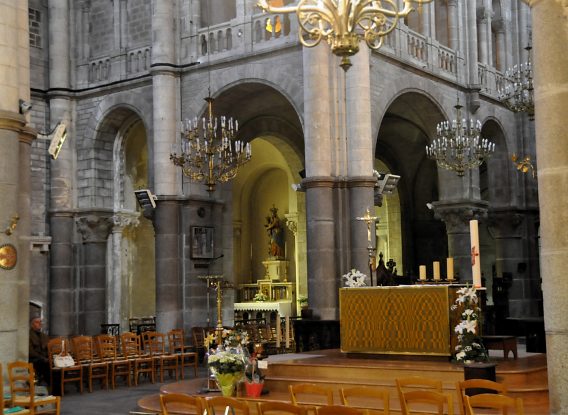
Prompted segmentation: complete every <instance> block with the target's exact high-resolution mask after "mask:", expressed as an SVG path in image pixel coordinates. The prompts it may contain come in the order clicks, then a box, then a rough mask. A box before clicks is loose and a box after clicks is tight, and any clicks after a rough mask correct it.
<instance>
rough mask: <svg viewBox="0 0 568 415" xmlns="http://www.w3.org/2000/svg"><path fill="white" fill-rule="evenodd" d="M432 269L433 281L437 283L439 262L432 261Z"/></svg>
mask: <svg viewBox="0 0 568 415" xmlns="http://www.w3.org/2000/svg"><path fill="white" fill-rule="evenodd" d="M432 267H433V269H434V280H435V281H439V280H440V262H438V261H434V263H433V264H432Z"/></svg>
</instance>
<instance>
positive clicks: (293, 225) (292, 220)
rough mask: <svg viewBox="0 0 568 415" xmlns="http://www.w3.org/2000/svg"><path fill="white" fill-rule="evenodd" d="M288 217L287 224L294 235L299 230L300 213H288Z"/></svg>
mask: <svg viewBox="0 0 568 415" xmlns="http://www.w3.org/2000/svg"><path fill="white" fill-rule="evenodd" d="M284 216H285V217H286V226H287V227H288V229H290V231H291V232H292V234H293V235H294V236H296V233H297V232H298V214H297V213H286V214H285V215H284Z"/></svg>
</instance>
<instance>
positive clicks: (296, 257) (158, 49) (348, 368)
mask: <svg viewBox="0 0 568 415" xmlns="http://www.w3.org/2000/svg"><path fill="white" fill-rule="evenodd" d="M303 8H305V9H303ZM326 9H329V10H327V14H326V12H325V11H326ZM330 10H332V11H330ZM318 13H322V15H323V16H324V18H323V20H318V19H321V17H319V16H320V15H318ZM349 13H351V14H352V15H355V16H356V18H353V17H352V16H351V23H349V24H348V23H347V20H345V21H341V22H338V23H336V22H334V20H333V19H337V20H339V19H342V18H346V19H347V18H348V17H349V16H346V15H348V14H349ZM357 13H360V15H357ZM365 13H366V14H365ZM373 13H374V14H373ZM361 16H363V17H361ZM365 16H366V17H365ZM369 16H371V17H369ZM357 19H360V20H357ZM567 20H568V4H567V3H566V1H565V0H433V1H431V0H414V1H413V0H387V1H367V2H365V1H356V0H260V1H258V0H174V1H170V0H152V1H151V0H112V1H107V0H78V1H73V2H70V1H65V0H9V1H6V2H0V52H2V53H0V56H2V57H1V58H0V75H1V76H0V97H2V99H0V143H1V144H2V150H1V151H0V172H1V173H0V190H1V191H2V195H3V203H2V204H0V276H1V277H2V278H0V288H1V289H0V313H1V314H2V315H3V316H4V317H3V318H2V323H1V324H0V362H1V364H2V367H3V368H4V372H3V375H4V383H5V385H7V384H8V379H9V375H8V372H9V371H8V366H9V362H14V361H26V362H27V361H28V358H29V359H30V361H31V352H30V350H31V346H30V344H31V339H30V333H31V329H30V322H33V321H34V319H40V320H41V321H42V322H43V328H42V329H41V330H42V332H43V333H45V334H46V335H47V337H49V338H50V339H51V340H50V342H51V341H52V340H54V339H68V340H69V341H68V344H69V345H72V346H73V345H75V344H77V345H78V344H79V340H77V342H75V339H77V338H80V337H83V336H87V337H92V338H93V339H95V338H96V337H97V336H99V335H101V334H105V335H107V334H108V335H112V336H121V335H122V334H124V333H129V332H134V333H136V334H137V335H138V337H139V338H140V339H142V338H143V337H144V332H146V331H147V332H153V333H154V332H155V333H158V336H157V337H158V339H160V334H161V333H163V334H164V335H165V336H163V338H161V340H162V341H163V342H165V344H166V345H167V344H168V343H167V338H168V336H167V334H172V336H173V334H175V333H174V332H176V330H180V329H181V330H182V332H181V333H182V334H181V337H182V349H181V352H183V351H184V350H185V349H184V347H185V346H183V340H185V342H186V343H187V345H190V346H191V347H189V346H188V349H191V351H192V354H188V356H186V357H188V358H189V368H187V369H186V370H185V372H186V374H190V375H191V376H189V377H193V374H194V372H193V371H194V370H195V375H197V372H198V369H199V371H200V373H201V372H202V371H203V367H205V366H204V365H206V364H207V356H206V355H205V354H206V353H207V351H208V348H209V346H210V345H211V344H216V345H217V346H221V345H222V340H221V338H220V336H221V334H222V333H223V330H224V329H225V330H227V329H228V328H234V329H235V330H236V329H237V328H239V327H241V328H243V327H244V328H246V329H247V330H248V331H249V333H248V336H250V337H251V338H250V341H251V344H252V343H263V345H264V346H265V347H264V352H263V353H265V354H268V355H271V356H269V357H268V361H269V362H272V360H270V359H275V360H274V364H272V363H270V365H271V366H270V367H271V368H273V369H268V370H267V371H266V380H265V384H266V385H265V389H267V388H268V389H270V388H272V396H273V397H274V399H281V396H284V395H286V396H287V394H288V386H289V384H288V383H290V382H288V383H287V382H286V377H289V378H291V379H292V378H294V379H296V380H295V381H293V382H292V383H294V382H296V383H299V381H300V379H302V378H304V377H305V378H306V379H311V378H313V379H320V381H321V379H327V380H324V381H322V382H323V383H324V384H325V383H327V384H329V385H335V388H334V389H333V390H334V392H333V393H334V394H335V395H336V400H337V399H338V397H340V394H341V396H343V395H342V394H343V392H342V391H341V390H342V389H343V387H346V385H347V384H348V383H349V382H345V379H346V378H350V377H357V378H358V379H362V380H364V379H367V381H366V382H367V383H365V382H363V384H365V385H367V384H369V385H373V384H374V383H373V382H375V381H373V382H371V381H370V380H369V379H372V378H373V379H376V382H375V383H377V382H378V383H377V384H379V385H383V386H384V385H387V384H388V388H387V389H389V390H390V392H389V393H390V397H391V401H393V402H392V404H391V412H392V413H403V414H404V413H406V412H405V410H406V408H405V407H404V403H403V400H404V399H403V398H402V396H403V394H402V392H400V391H401V390H402V389H400V388H399V389H398V391H399V393H397V392H396V391H397V384H395V381H394V378H395V377H396V376H403V375H401V374H402V373H406V374H407V375H408V374H410V375H416V374H417V373H430V375H431V376H433V377H437V378H438V379H439V380H444V382H446V383H449V382H450V379H451V386H449V389H450V390H451V393H452V394H455V393H456V390H454V389H455V387H454V384H455V382H459V381H461V380H463V376H464V373H463V372H464V368H463V366H464V364H463V362H461V366H460V362H459V360H463V359H462V357H461V356H459V352H460V351H462V350H464V349H463V348H462V349H460V347H463V345H462V343H463V342H464V341H465V340H464V339H465V338H466V337H467V336H466V335H465V334H464V335H462V334H461V333H462V332H460V331H458V329H457V328H456V329H455V330H454V327H456V324H458V323H459V322H460V321H461V320H460V317H459V316H458V317H456V313H455V312H454V311H453V310H454V308H455V307H454V308H452V306H453V305H454V304H456V301H457V304H458V306H459V307H463V306H464V301H468V300H467V299H468V298H469V297H467V295H469V293H470V292H469V291H468V290H469V289H470V287H475V289H476V291H475V292H476V295H477V297H475V302H476V303H475V304H477V301H479V307H480V308H479V313H480V316H479V322H476V323H475V324H477V325H476V333H475V334H476V336H477V337H476V339H479V340H481V339H483V341H484V349H487V350H490V349H491V350H493V351H495V349H497V352H496V353H493V352H492V353H490V354H489V357H490V361H494V360H495V358H494V357H495V356H499V358H498V361H497V365H496V366H497V380H503V379H513V380H509V381H510V382H511V383H510V384H509V385H508V387H509V388H510V390H511V396H514V397H518V398H522V399H523V401H524V402H523V403H524V405H525V411H524V412H525V413H527V414H529V413H535V414H538V413H551V414H566V413H568V398H567V397H568V381H567V380H566V376H565V373H564V371H563V367H564V360H565V356H566V354H567V353H568V342H567V341H566V337H567V336H568V323H567V322H566V321H565V318H564V316H565V315H566V313H568V301H566V300H565V296H564V294H565V293H566V292H568V283H567V282H566V279H565V278H564V274H565V269H566V267H567V266H568V255H566V254H567V253H568V239H567V237H566V235H567V233H566V232H565V225H566V223H567V222H568V217H567V214H566V213H565V211H566V209H565V203H564V202H565V201H566V196H565V195H566V191H567V190H568V144H567V143H568V137H567V133H566V130H565V129H564V128H563V123H562V122H561V120H562V119H563V117H561V114H562V113H563V112H564V108H565V106H566V104H567V103H568V92H567V91H568V71H566V69H565V68H567V67H568V54H567V53H566V52H567V51H568V50H567V47H566V45H568V22H567ZM352 26H353V27H352ZM344 31H346V32H344ZM323 32H325V33H323ZM322 33H323V34H322ZM460 296H461V297H460ZM464 296H466V297H464ZM460 298H461V300H459V299H460ZM464 298H466V300H464ZM475 307H477V305H475ZM472 310H473V308H472ZM475 310H478V309H477V308H475ZM475 312H477V311H475ZM481 315H482V316H481ZM468 316H469V315H468ZM477 318H478V317H477V315H476V317H475V319H477ZM468 321H469V317H468ZM464 324H465V323H464ZM463 327H465V326H463ZM263 330H265V331H263ZM463 333H466V331H464V332H463ZM32 335H33V334H32ZM140 339H139V340H138V341H139V342H141V341H142V340H140ZM38 341H39V340H38ZM170 341H171V342H174V341H175V336H173V337H171V338H170ZM475 341H477V340H475ZM171 342H170V343H169V348H170V349H171V352H173V347H174V346H173V344H175V342H174V343H171ZM95 343H96V341H95V340H93V343H92V347H93V348H95ZM517 343H518V344H517ZM59 344H60V350H59V351H57V352H54V353H57V354H62V355H63V354H65V344H66V343H65V341H63V342H62V343H61V342H60V343H59ZM149 344H151V341H150V343H149ZM96 346H97V348H96V353H97V354H100V353H101V349H99V348H98V346H99V344H98V343H96ZM517 346H519V348H520V349H519V350H521V349H522V352H519V358H517ZM77 347H78V346H77ZM118 347H122V346H118ZM138 347H141V346H140V345H139V346H138ZM144 347H146V346H145V345H144ZM148 347H151V346H148ZM164 347H166V346H164ZM176 347H177V346H176ZM147 350H148V349H147ZM468 350H469V349H468ZM487 350H484V352H485V353H487ZM509 351H511V355H509ZM181 352H180V353H181ZM74 353H76V351H74ZM285 353H289V354H290V355H291V356H293V357H290V359H291V360H290V361H282V360H281V357H280V355H284V354H285ZM302 353H308V354H309V353H312V354H314V356H315V354H317V358H318V359H319V360H317V359H315V360H313V359H312V360H310V359H304V358H303V357H302ZM464 353H465V352H464ZM468 353H469V352H468ZM502 353H503V354H504V356H503V358H501V354H502ZM513 354H514V356H513ZM527 356H528V357H527ZM52 357H53V356H52V355H51V354H50V355H49V360H50V361H52V360H53V359H52ZM91 358H92V356H91ZM418 358H421V359H423V360H420V361H419V360H418ZM179 359H180V362H182V363H183V362H185V361H184V360H183V358H182V357H180V358H179ZM389 359H390V360H389ZM456 359H457V360H458V363H456ZM523 359H525V360H523ZM75 360H78V359H77V357H75ZM103 360H104V359H103ZM150 360H151V359H150ZM387 360H388V362H387ZM212 361H213V360H212ZM176 362H177V360H176ZM468 362H469V361H468ZM51 363H53V362H51ZM51 363H50V366H51ZM75 363H76V362H75ZM166 364H167V362H165V361H163V360H160V365H161V366H160V367H161V375H162V379H163V376H164V370H166V368H167V366H166ZM105 365H106V366H108V367H110V366H109V364H107V363H105ZM153 365H154V363H152V367H154V366H153ZM106 366H105V367H106ZM253 366H254V365H253ZM330 366H334V367H335V369H334V370H330V369H329V367H330ZM363 366H366V368H367V369H363V368H362V367H363ZM413 366H415V367H414V368H413ZM34 367H35V366H34ZM85 367H86V366H85ZM259 367H260V366H259ZM417 367H420V368H421V369H417ZM89 368H90V369H89V370H91V369H92V368H91V366H89ZM113 368H114V366H113ZM373 368H374V371H373ZM491 368H492V370H493V380H495V365H492V366H491ZM50 369H51V370H52V373H51V374H52V375H53V370H55V372H57V375H58V376H59V378H60V379H61V388H60V389H61V390H60V391H61V392H63V391H66V390H65V384H64V378H65V375H64V371H63V370H61V368H57V369H54V368H50ZM170 369H171V368H170ZM10 370H11V369H10ZM36 370H37V368H36ZM113 370H114V369H113ZM128 370H129V372H128V373H129V374H128V382H129V384H130V370H132V373H136V375H135V376H134V375H133V376H134V377H135V379H134V380H133V383H134V382H137V381H138V374H137V372H135V369H134V368H132V369H128ZM141 370H142V369H141ZM177 370H178V369H177V366H176V378H177ZM265 370H266V369H265ZM405 370H406V371H409V372H404V371H405ZM412 370H414V372H412ZM517 370H525V371H527V372H526V373H529V374H525V377H526V378H530V373H533V374H534V376H533V380H535V381H536V382H537V386H536V387H535V388H537V389H538V392H535V391H534V390H531V391H528V386H527V385H525V386H519V385H520V384H519V383H518V382H520V381H519V380H518V379H517V378H515V377H512V378H508V377H507V376H508V375H505V374H504V373H505V372H507V371H508V373H509V372H510V373H513V372H515V371H517ZM417 371H418V372H417ZM420 371H422V372H420ZM531 371H532V372H531ZM0 372H1V370H0ZM82 372H83V376H85V373H87V369H84V370H82ZM181 372H182V374H183V373H184V366H183V364H182V366H181ZM379 372H381V373H383V374H382V375H378V374H377V373H379ZM89 373H90V372H89ZM156 373H158V372H156ZM284 373H287V374H286V375H285V374H284ZM308 374H310V376H311V377H310V376H308ZM511 376H512V375H511ZM519 377H520V376H519ZM59 378H58V379H59ZM152 379H154V372H153V369H152ZM313 379H312V380H313ZM342 379H343V381H342ZM487 379H489V378H487ZM1 380H2V377H1V376H0V381H1ZM51 380H53V379H51ZM110 381H111V380H110V379H109V378H108V374H107V380H106V382H107V386H108V382H110ZM196 381H197V379H194V383H191V385H192V386H191V388H195V385H197V382H196ZM79 382H81V380H79ZM112 382H114V377H113V379H112ZM162 382H163V380H162ZM186 382H188V381H186ZM189 382H191V381H189ZM506 382H507V381H505V383H506ZM152 383H153V382H152ZM182 383H183V381H182ZM320 383H321V382H320ZM209 386H210V385H208V387H209ZM7 387H8V386H5V390H6V388H7ZM51 387H53V385H51ZM523 387H525V389H523ZM176 388H177V386H175V384H174V386H173V387H170V389H167V388H166V392H165V394H166V395H167V394H168V393H172V394H176V393H178V392H180V391H182V392H183V390H180V389H176ZM290 388H291V389H292V387H291V386H290ZM515 388H516V389H515ZM447 389H448V387H447V385H445V386H444V391H445V392H448V390H447ZM72 390H73V389H72ZM191 390H193V389H191ZM514 390H515V392H513V391H514ZM186 392H187V391H185V392H184V393H186ZM52 393H53V391H52ZM95 393H96V391H95ZM457 393H458V395H459V398H458V400H457V401H456V402H454V404H455V405H456V406H455V408H456V411H457V410H458V409H457V408H458V407H459V410H460V411H461V412H460V413H465V412H464V408H465V407H466V402H465V400H464V401H463V402H462V400H461V393H460V392H459V391H457ZM223 394H224V392H223ZM269 395H270V394H269ZM269 395H267V397H269ZM65 398H66V397H65V396H62V398H61V401H59V400H58V401H57V413H58V414H59V405H60V404H61V413H63V414H65V413H71V412H65ZM282 399H284V398H282ZM468 399H469V398H468ZM268 400H270V399H268ZM454 400H455V398H454ZM293 401H294V399H293ZM145 402H146V403H147V404H148V406H147V407H144V405H142V409H141V410H148V411H150V412H148V413H160V401H159V397H156V396H154V397H153V398H152V399H149V400H147V401H145ZM337 402H339V400H337ZM344 402H345V401H344ZM468 402H469V400H468ZM249 403H250V402H249ZM253 403H254V405H253V404H251V405H252V406H254V408H253V409H252V411H253V412H252V413H254V411H256V413H262V410H261V408H260V406H261V405H260V404H259V406H258V408H257V407H256V401H254V402H253ZM4 404H7V402H5V403H4ZM162 404H163V403H162ZM198 404H199V405H206V404H205V403H203V402H198ZM328 404H329V402H328ZM344 405H345V403H344ZM447 405H448V407H449V406H452V405H453V404H452V403H448V404H447ZM8 406H9V405H8ZM252 406H251V407H252ZM152 408H153V409H154V410H156V412H152ZM198 408H201V407H198ZM543 408H546V409H544V412H538V411H539V410H543ZM203 409H205V408H203ZM383 409H384V410H385V412H384V413H389V412H388V408H386V409H385V408H383ZM447 409H448V410H449V408H447ZM32 410H33V406H32ZM318 410H319V409H318ZM420 410H422V409H420ZM247 411H248V409H247ZM314 411H315V410H314ZM531 411H535V412H531ZM32 413H33V412H32ZM164 413H167V412H164ZM174 413H178V412H174ZM180 413H195V412H180ZM247 413H248V412H247ZM314 413H315V412H314ZM318 413H319V412H318ZM322 413H324V412H322ZM329 413H331V412H329ZM371 413H373V412H371ZM420 413H427V412H420ZM444 413H449V412H444ZM472 413H478V412H472Z"/></svg>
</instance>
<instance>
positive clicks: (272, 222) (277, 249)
mask: <svg viewBox="0 0 568 415" xmlns="http://www.w3.org/2000/svg"><path fill="white" fill-rule="evenodd" d="M270 213H271V216H267V217H266V224H265V225H264V227H265V228H266V232H267V233H268V255H269V256H270V257H272V258H284V227H283V226H282V222H280V219H279V218H278V208H276V207H275V206H274V205H272V208H271V209H270Z"/></svg>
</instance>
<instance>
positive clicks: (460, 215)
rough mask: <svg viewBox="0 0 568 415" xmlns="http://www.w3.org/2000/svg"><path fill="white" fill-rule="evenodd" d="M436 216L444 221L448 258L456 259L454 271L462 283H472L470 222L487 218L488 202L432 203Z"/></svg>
mask: <svg viewBox="0 0 568 415" xmlns="http://www.w3.org/2000/svg"><path fill="white" fill-rule="evenodd" d="M432 205H433V206H434V215H435V217H436V218H437V219H440V220H442V221H444V223H445V224H446V232H447V234H448V256H449V257H453V258H454V271H455V273H456V276H457V277H458V278H459V281H460V282H470V283H471V282H472V274H471V239H470V234H469V221H470V220H472V219H478V220H479V219H483V218H484V217H486V216H487V202H483V201H469V200H461V201H438V202H432Z"/></svg>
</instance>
